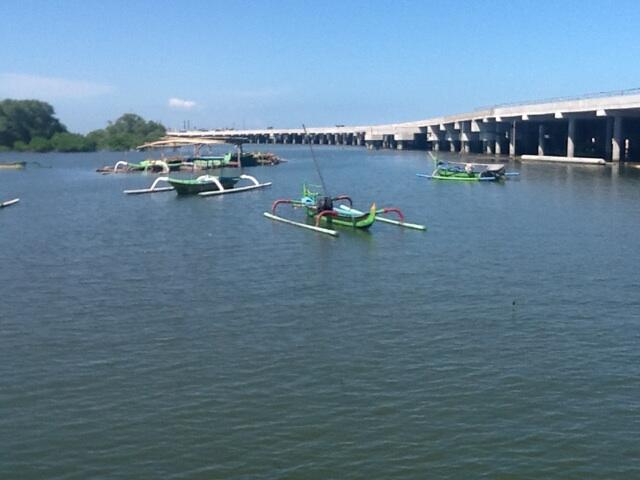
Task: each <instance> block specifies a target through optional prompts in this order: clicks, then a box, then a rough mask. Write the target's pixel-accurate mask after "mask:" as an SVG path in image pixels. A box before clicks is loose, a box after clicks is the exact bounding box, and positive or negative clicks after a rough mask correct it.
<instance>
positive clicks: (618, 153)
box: [611, 116, 624, 162]
mask: <svg viewBox="0 0 640 480" xmlns="http://www.w3.org/2000/svg"><path fill="white" fill-rule="evenodd" d="M622 142H623V139H622V117H620V116H616V117H613V136H612V137H611V161H612V162H619V161H620V159H621V158H622V151H623V148H624V144H623V143H622Z"/></svg>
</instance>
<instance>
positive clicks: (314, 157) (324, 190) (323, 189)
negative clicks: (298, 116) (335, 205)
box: [302, 123, 330, 197]
mask: <svg viewBox="0 0 640 480" xmlns="http://www.w3.org/2000/svg"><path fill="white" fill-rule="evenodd" d="M302 130H304V134H305V135H306V136H307V137H308V136H309V135H308V133H307V127H305V126H304V123H303V124H302ZM312 143H313V142H311V141H310V142H309V150H311V158H312V159H313V164H314V165H315V167H316V172H317V173H318V177H319V178H320V184H321V185H322V191H323V192H324V195H325V196H326V197H329V196H330V195H329V191H328V190H327V186H326V185H325V183H324V178H323V177H322V173H321V172H320V167H319V166H318V161H317V160H316V155H315V153H314V152H313V147H312V145H311V144H312Z"/></svg>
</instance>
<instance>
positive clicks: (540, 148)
mask: <svg viewBox="0 0 640 480" xmlns="http://www.w3.org/2000/svg"><path fill="white" fill-rule="evenodd" d="M538 155H540V156H542V155H544V125H542V124H540V125H539V126H538Z"/></svg>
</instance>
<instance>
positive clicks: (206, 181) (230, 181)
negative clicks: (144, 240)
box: [124, 175, 271, 196]
mask: <svg viewBox="0 0 640 480" xmlns="http://www.w3.org/2000/svg"><path fill="white" fill-rule="evenodd" d="M240 180H248V181H249V182H250V184H249V185H244V186H241V187H236V186H235V185H236V184H237V183H238V182H239V181H240ZM161 182H166V183H169V184H170V185H171V186H170V187H158V184H159V183H161ZM269 185H271V182H267V183H260V182H258V181H257V180H256V179H255V177H252V176H251V175H239V176H236V177H218V176H215V175H201V176H200V177H198V178H195V179H183V178H173V177H158V178H156V179H155V180H154V182H153V183H152V184H151V187H149V188H141V189H137V190H125V191H124V193H126V194H128V195H139V194H143V193H159V192H168V191H171V190H175V191H176V192H177V193H178V194H179V195H195V194H197V195H200V196H208V195H222V194H226V193H236V192H245V191H247V190H255V189H257V188H264V187H268V186H269Z"/></svg>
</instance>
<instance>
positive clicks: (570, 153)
mask: <svg viewBox="0 0 640 480" xmlns="http://www.w3.org/2000/svg"><path fill="white" fill-rule="evenodd" d="M575 138H576V119H575V118H570V119H569V128H568V129H567V157H568V158H573V157H574V156H575V150H576V142H575Z"/></svg>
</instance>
